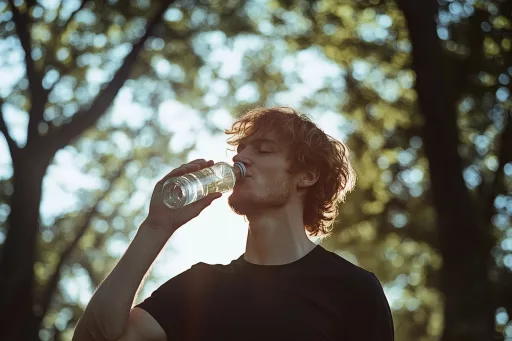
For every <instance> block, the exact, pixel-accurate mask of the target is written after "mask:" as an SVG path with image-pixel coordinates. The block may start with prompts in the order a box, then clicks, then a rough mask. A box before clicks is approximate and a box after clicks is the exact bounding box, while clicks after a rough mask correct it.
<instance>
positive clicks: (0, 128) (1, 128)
mask: <svg viewBox="0 0 512 341" xmlns="http://www.w3.org/2000/svg"><path fill="white" fill-rule="evenodd" d="M3 105H4V100H3V99H2V98H0V132H2V134H4V136H5V140H6V141H7V146H8V147H9V152H10V153H11V159H12V160H13V163H14V158H16V157H17V155H18V153H19V151H20V148H19V147H18V145H17V144H16V142H15V141H14V140H13V139H12V137H11V135H10V134H9V129H7V125H6V124H5V120H4V115H3V110H2V107H3Z"/></svg>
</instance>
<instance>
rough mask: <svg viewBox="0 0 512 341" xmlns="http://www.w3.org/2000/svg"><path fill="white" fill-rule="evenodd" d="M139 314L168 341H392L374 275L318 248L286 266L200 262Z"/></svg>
mask: <svg viewBox="0 0 512 341" xmlns="http://www.w3.org/2000/svg"><path fill="white" fill-rule="evenodd" d="M138 307H140V308H142V309H144V310H145V311H147V312H148V313H149V314H151V316H153V318H154V319H155V320H156V321H157V322H158V323H159V324H160V326H162V328H163V329H164V330H165V333H166V334H167V339H168V340H169V341H182V340H183V341H185V340H186V341H189V340H194V341H198V340H266V341H272V340H315V341H320V340H343V341H392V340H393V339H394V336H393V335H394V334H393V320H392V318H391V311H390V309H389V305H388V302H387V300H386V297H385V296H384V292H383V290H382V286H381V285H380V283H379V281H378V279H377V278H376V277H375V275H374V274H373V273H371V272H368V271H366V270H364V269H362V268H360V267H358V266H356V265H354V264H352V263H350V262H348V261H346V260H345V259H343V258H342V257H340V256H338V255H336V254H335V253H332V252H330V251H327V250H325V249H324V248H323V247H321V246H319V245H318V246H316V247H315V248H314V249H313V250H312V251H311V252H309V253H308V254H307V255H305V256H304V257H302V258H301V259H299V260H297V261H295V262H292V263H289V264H284V265H256V264H252V263H249V262H247V261H246V260H245V259H244V257H243V255H242V256H240V258H238V259H236V260H234V261H232V262H231V263H230V264H228V265H219V264H217V265H209V264H205V263H198V264H196V265H194V266H192V267H191V268H190V269H189V270H187V271H185V272H183V273H181V274H179V275H178V276H176V277H174V278H172V279H171V280H169V281H167V282H166V283H164V284H163V285H162V286H161V287H160V288H158V289H157V290H155V291H154V292H153V294H152V295H151V297H149V298H147V299H146V300H145V301H144V302H142V303H141V304H139V305H138Z"/></svg>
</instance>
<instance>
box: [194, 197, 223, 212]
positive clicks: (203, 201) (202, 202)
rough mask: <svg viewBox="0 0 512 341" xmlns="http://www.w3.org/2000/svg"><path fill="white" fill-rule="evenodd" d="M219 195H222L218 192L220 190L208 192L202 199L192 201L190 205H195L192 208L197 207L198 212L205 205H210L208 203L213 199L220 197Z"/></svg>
mask: <svg viewBox="0 0 512 341" xmlns="http://www.w3.org/2000/svg"><path fill="white" fill-rule="evenodd" d="M221 196H222V193H220V192H215V193H210V194H208V195H207V196H206V197H204V198H203V199H201V200H198V201H196V202H194V203H193V204H192V205H193V206H195V207H194V209H197V210H199V212H201V211H202V210H204V209H205V208H206V207H208V206H210V204H211V203H212V202H213V201H214V200H216V199H218V198H220V197H221Z"/></svg>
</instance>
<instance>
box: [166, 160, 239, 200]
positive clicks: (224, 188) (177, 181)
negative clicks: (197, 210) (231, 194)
mask: <svg viewBox="0 0 512 341" xmlns="http://www.w3.org/2000/svg"><path fill="white" fill-rule="evenodd" d="M245 173H246V168H245V165H244V164H243V163H241V162H235V164H234V166H231V165H229V164H227V163H226V162H219V163H216V164H214V165H213V166H211V167H208V168H204V169H201V170H199V171H197V172H193V173H188V174H185V175H182V176H178V177H174V178H169V179H167V181H165V183H164V185H163V186H162V200H163V202H164V204H165V206H167V207H169V208H171V209H177V208H180V207H183V206H186V205H188V204H191V203H193V202H195V201H198V200H200V199H202V198H204V197H206V196H207V195H208V194H210V193H214V192H221V193H224V192H228V191H230V190H232V189H233V187H234V186H235V182H236V180H237V179H240V178H243V177H245Z"/></svg>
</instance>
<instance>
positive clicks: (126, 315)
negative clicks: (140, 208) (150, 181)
mask: <svg viewBox="0 0 512 341" xmlns="http://www.w3.org/2000/svg"><path fill="white" fill-rule="evenodd" d="M169 237H170V236H169V233H168V232H167V231H164V230H162V229H157V228H153V227H151V226H148V225H145V224H142V226H141V228H140V229H139V231H138V232H137V234H136V236H135V238H134V239H133V241H132V243H131V244H130V246H129V247H128V249H127V250H126V253H125V254H124V255H123V257H122V258H121V259H120V261H119V263H118V264H117V265H116V266H115V267H114V269H113V270H112V272H111V273H110V274H109V275H108V276H107V278H106V279H105V280H104V281H103V282H102V283H101V284H100V286H99V287H98V289H97V290H96V292H95V293H94V295H93V297H92V298H91V301H90V302H89V304H88V305H87V308H86V309H85V312H84V314H83V315H82V317H81V318H80V320H79V321H78V325H77V327H76V329H75V333H74V335H73V341H82V340H84V341H85V340H91V341H92V340H94V341H103V340H119V339H121V340H131V339H134V338H133V336H134V335H138V336H137V337H136V338H135V339H155V340H156V339H162V340H164V339H165V333H164V331H163V329H162V328H161V327H160V325H158V323H157V322H156V321H155V320H154V319H153V318H152V317H151V315H149V314H148V313H146V312H145V311H143V310H142V309H137V308H134V309H133V310H132V311H131V312H130V309H131V307H132V304H133V299H134V297H135V293H136V292H137V289H138V288H139V286H140V283H141V281H142V279H143V278H144V275H145V274H146V272H147V271H148V269H149V267H150V266H151V264H152V263H153V261H154V260H155V258H156V256H157V255H158V254H159V252H160V250H161V249H162V247H163V246H164V245H165V243H166V242H167V240H168V238H169ZM148 326H150V327H151V328H148ZM141 334H147V335H146V336H148V338H141V336H143V335H141ZM159 336H160V337H159ZM162 336H163V337H162ZM121 337H122V338H121Z"/></svg>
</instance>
